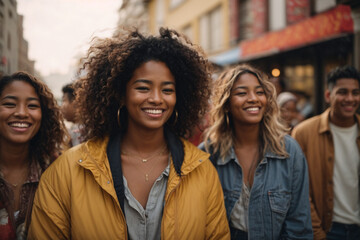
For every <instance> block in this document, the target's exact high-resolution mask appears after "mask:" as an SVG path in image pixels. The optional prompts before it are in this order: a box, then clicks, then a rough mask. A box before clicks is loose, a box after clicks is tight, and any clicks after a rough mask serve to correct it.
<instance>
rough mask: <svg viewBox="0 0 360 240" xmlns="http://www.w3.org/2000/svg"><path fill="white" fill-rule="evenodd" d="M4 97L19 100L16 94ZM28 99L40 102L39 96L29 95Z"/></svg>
mask: <svg viewBox="0 0 360 240" xmlns="http://www.w3.org/2000/svg"><path fill="white" fill-rule="evenodd" d="M3 99H12V100H18V99H19V98H18V97H15V96H12V95H9V96H5V97H3V98H2V100H3ZM26 100H27V101H38V102H40V99H39V98H34V97H29V98H27V99H26Z"/></svg>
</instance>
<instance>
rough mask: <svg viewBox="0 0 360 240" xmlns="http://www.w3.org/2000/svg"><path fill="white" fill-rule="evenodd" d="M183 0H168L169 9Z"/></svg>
mask: <svg viewBox="0 0 360 240" xmlns="http://www.w3.org/2000/svg"><path fill="white" fill-rule="evenodd" d="M184 1H185V0H170V9H173V8H176V7H177V6H179V5H180V4H181V3H182V2H184Z"/></svg>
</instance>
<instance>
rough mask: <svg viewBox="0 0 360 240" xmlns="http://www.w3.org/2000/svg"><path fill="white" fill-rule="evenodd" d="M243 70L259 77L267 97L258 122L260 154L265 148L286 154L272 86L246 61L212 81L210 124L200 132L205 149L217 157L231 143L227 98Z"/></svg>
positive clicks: (230, 122) (231, 127) (232, 131)
mask: <svg viewBox="0 0 360 240" xmlns="http://www.w3.org/2000/svg"><path fill="white" fill-rule="evenodd" d="M245 73H250V74H253V75H254V76H255V77H256V78H257V79H258V80H259V83H260V85H261V86H262V87H263V89H264V92H265V96H266V99H267V105H266V110H265V113H264V117H263V119H262V120H261V122H260V139H261V143H260V146H261V150H260V151H261V152H260V154H261V157H263V156H264V154H265V152H266V151H272V152H273V153H275V154H279V155H280V156H285V157H287V156H288V153H287V152H286V150H285V143H284V136H285V135H286V131H287V129H286V127H285V126H284V125H283V124H282V122H281V120H280V116H279V108H278V105H277V103H276V92H275V87H274V86H273V84H272V83H271V82H270V81H269V80H268V77H267V76H266V75H265V74H263V73H262V72H261V71H259V70H258V69H256V68H254V67H252V66H250V65H248V64H242V65H238V66H235V67H233V68H230V69H228V70H225V71H224V72H223V73H222V74H221V75H220V77H219V78H218V79H217V80H216V81H215V83H214V85H213V92H212V98H211V100H212V105H213V107H212V109H211V111H210V121H211V123H212V124H211V126H210V127H209V128H208V129H207V130H206V131H205V134H204V141H205V149H206V151H208V152H209V151H210V147H212V152H213V153H216V152H218V153H219V156H220V158H222V159H224V158H225V156H226V155H227V153H228V151H229V149H230V148H231V147H232V146H233V144H234V135H233V134H234V132H235V131H234V129H233V128H234V126H233V124H232V119H231V115H230V112H228V110H229V98H230V94H231V89H232V87H233V85H234V83H235V81H236V80H237V79H238V78H239V77H240V76H241V75H242V74H245Z"/></svg>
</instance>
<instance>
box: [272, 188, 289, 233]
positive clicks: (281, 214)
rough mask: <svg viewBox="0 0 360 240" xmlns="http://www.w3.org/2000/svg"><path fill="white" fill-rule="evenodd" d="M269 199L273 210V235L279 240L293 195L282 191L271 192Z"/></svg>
mask: <svg viewBox="0 0 360 240" xmlns="http://www.w3.org/2000/svg"><path fill="white" fill-rule="evenodd" d="M268 197H269V203H270V208H271V221H272V223H271V226H272V233H273V234H272V235H273V239H278V238H279V236H280V233H281V229H282V226H283V223H284V221H285V219H286V214H287V212H288V210H289V207H290V200H291V193H290V192H288V191H281V190H280V191H269V192H268Z"/></svg>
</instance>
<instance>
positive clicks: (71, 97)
mask: <svg viewBox="0 0 360 240" xmlns="http://www.w3.org/2000/svg"><path fill="white" fill-rule="evenodd" d="M62 92H63V94H64V95H65V94H68V97H69V100H70V102H72V101H73V100H74V99H75V89H74V85H73V84H72V83H69V84H66V85H65V86H64V87H63V88H62Z"/></svg>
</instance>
